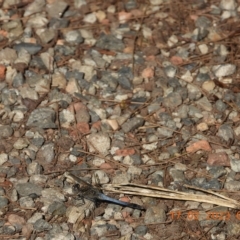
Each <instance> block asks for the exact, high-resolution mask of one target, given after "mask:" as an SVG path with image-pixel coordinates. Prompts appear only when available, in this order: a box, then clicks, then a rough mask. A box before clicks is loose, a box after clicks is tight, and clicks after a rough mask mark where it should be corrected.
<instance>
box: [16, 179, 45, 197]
mask: <svg viewBox="0 0 240 240" xmlns="http://www.w3.org/2000/svg"><path fill="white" fill-rule="evenodd" d="M15 188H16V190H17V192H18V194H19V195H20V196H23V197H25V196H28V195H30V194H36V195H38V196H40V195H41V192H42V187H40V186H38V185H36V184H34V183H30V182H27V183H19V184H17V185H16V187H15Z"/></svg>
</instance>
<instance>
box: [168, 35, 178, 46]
mask: <svg viewBox="0 0 240 240" xmlns="http://www.w3.org/2000/svg"><path fill="white" fill-rule="evenodd" d="M176 43H178V38H177V36H175V35H172V36H171V37H170V38H169V39H168V41H167V44H168V46H169V47H172V46H174V45H175V44H176Z"/></svg>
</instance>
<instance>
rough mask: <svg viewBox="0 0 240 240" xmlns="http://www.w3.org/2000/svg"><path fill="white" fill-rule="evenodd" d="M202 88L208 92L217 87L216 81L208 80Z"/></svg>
mask: <svg viewBox="0 0 240 240" xmlns="http://www.w3.org/2000/svg"><path fill="white" fill-rule="evenodd" d="M202 88H203V89H204V90H206V91H208V92H210V91H212V90H213V89H214V88H215V83H214V81H212V80H210V81H206V82H204V83H203V84H202Z"/></svg>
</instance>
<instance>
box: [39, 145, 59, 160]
mask: <svg viewBox="0 0 240 240" xmlns="http://www.w3.org/2000/svg"><path fill="white" fill-rule="evenodd" d="M54 157H55V153H54V144H53V143H48V144H45V145H43V146H42V147H41V148H40V150H39V151H38V153H37V159H38V161H39V163H40V164H41V163H42V164H49V163H51V162H52V161H53V159H54Z"/></svg>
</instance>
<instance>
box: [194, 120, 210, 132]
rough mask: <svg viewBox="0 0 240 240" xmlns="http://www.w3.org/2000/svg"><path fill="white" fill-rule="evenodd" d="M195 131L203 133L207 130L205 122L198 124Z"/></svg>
mask: <svg viewBox="0 0 240 240" xmlns="http://www.w3.org/2000/svg"><path fill="white" fill-rule="evenodd" d="M197 130H198V131H201V132H204V131H206V130H208V125H207V124H206V123H205V122H202V123H199V124H198V125H197Z"/></svg>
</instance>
